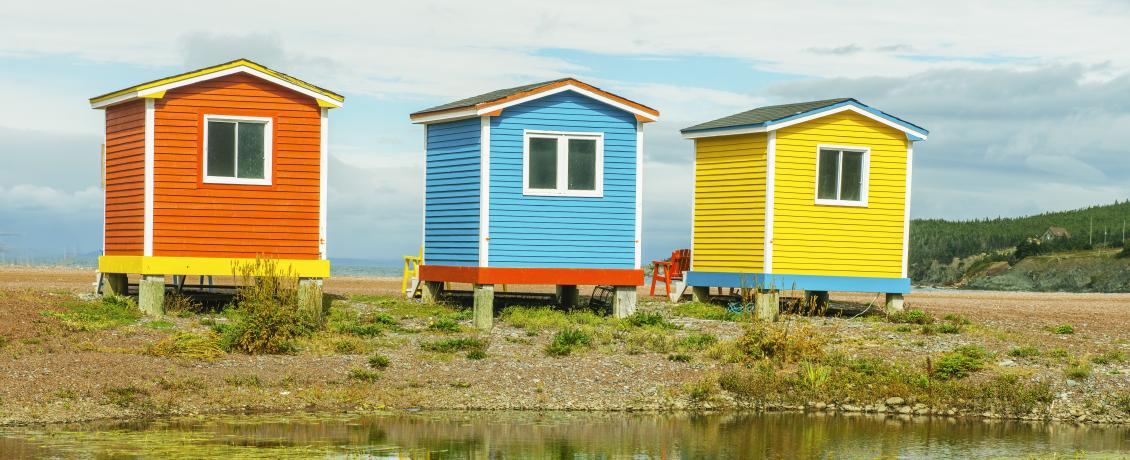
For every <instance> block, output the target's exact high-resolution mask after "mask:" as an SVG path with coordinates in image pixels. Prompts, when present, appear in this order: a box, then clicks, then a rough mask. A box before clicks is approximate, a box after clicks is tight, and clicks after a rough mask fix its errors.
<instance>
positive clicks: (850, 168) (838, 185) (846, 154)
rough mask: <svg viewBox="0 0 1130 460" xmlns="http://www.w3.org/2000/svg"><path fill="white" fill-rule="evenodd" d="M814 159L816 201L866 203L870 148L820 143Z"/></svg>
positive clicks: (842, 203) (859, 204) (850, 204)
mask: <svg viewBox="0 0 1130 460" xmlns="http://www.w3.org/2000/svg"><path fill="white" fill-rule="evenodd" d="M817 152H818V154H817V159H816V163H817V164H816V204H832V205H841V206H866V205H867V166H868V163H869V160H870V158H869V157H870V154H871V151H870V149H867V148H859V147H832V146H820V147H819V149H818V150H817Z"/></svg>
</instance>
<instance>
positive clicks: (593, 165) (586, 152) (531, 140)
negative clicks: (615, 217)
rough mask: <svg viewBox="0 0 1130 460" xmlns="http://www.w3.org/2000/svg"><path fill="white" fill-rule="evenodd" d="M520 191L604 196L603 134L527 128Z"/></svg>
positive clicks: (528, 193)
mask: <svg viewBox="0 0 1130 460" xmlns="http://www.w3.org/2000/svg"><path fill="white" fill-rule="evenodd" d="M522 157H523V158H522V160H523V168H522V176H523V177H522V180H523V187H522V190H523V193H525V194H526V195H550V196H581V197H600V196H604V134H603V133H558V132H541V131H527V132H526V145H525V149H524V151H523V155H522Z"/></svg>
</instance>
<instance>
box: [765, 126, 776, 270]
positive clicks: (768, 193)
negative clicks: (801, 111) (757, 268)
mask: <svg viewBox="0 0 1130 460" xmlns="http://www.w3.org/2000/svg"><path fill="white" fill-rule="evenodd" d="M776 194H777V132H776V131H770V132H769V134H768V139H767V140H766V142H765V231H764V235H765V236H764V239H765V241H764V242H763V243H764V245H765V246H764V248H763V250H762V253H763V256H762V261H761V265H762V267H761V268H762V272H764V273H766V274H769V273H773V219H774V214H775V212H774V203H775V202H776V199H775V198H776Z"/></svg>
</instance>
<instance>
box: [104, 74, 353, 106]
mask: <svg viewBox="0 0 1130 460" xmlns="http://www.w3.org/2000/svg"><path fill="white" fill-rule="evenodd" d="M239 72H244V73H247V74H249V75H253V76H256V77H259V78H262V79H264V80H267V81H269V82H271V83H274V84H277V85H279V86H282V87H285V88H287V89H290V90H293V91H297V92H299V93H302V94H305V95H307V96H310V97H312V98H314V99H317V100H319V101H322V102H325V103H327V104H329V105H331V106H333V107H335V108H340V107H341V106H342V103H341V101H338V100H336V99H333V98H329V97H326V96H324V95H322V94H319V93H317V92H315V91H311V90H309V89H306V88H303V87H301V86H298V85H296V84H294V83H291V82H289V81H286V80H283V79H281V78H278V77H275V76H274V75H271V74H267V73H263V72H260V71H258V70H255V69H253V68H251V67H247V66H242V65H241V66H237V67H232V68H230V69H224V70H221V71H218V72H212V73H208V74H204V75H198V76H195V77H192V78H188V79H185V80H179V81H174V82H170V83H166V84H164V85H158V86H154V87H152V88H146V89H143V90H139V91H136V92H133V93H128V94H123V95H121V96H118V97H115V98H112V99H107V100H105V101H100V102H96V103H93V104H90V107H91V108H94V109H101V108H104V107H108V106H110V105H113V104H117V103H120V102H125V101H128V100H131V99H135V98H139V97H145V96H148V95H150V94H154V93H160V92H162V91H168V90H170V89H174V88H180V87H182V86H188V85H192V84H196V83H200V82H202V81H208V80H211V79H214V78H220V77H224V76H228V75H232V74H236V73H239Z"/></svg>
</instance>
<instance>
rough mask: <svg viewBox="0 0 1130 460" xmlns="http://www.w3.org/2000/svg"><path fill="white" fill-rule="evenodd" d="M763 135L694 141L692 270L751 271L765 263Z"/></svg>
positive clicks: (764, 140) (764, 138)
mask: <svg viewBox="0 0 1130 460" xmlns="http://www.w3.org/2000/svg"><path fill="white" fill-rule="evenodd" d="M765 144H766V135H765V134H764V133H759V134H743V135H737V136H721V137H707V138H701V139H697V140H696V141H695V182H694V184H695V187H694V230H693V231H694V248H693V251H692V255H691V260H692V261H693V263H694V269H695V270H696V271H707V272H735V271H736V272H752V273H757V272H760V271H761V270H762V267H764V260H765V259H764V257H765V243H764V241H765V167H766V162H765V160H766V158H765Z"/></svg>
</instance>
